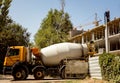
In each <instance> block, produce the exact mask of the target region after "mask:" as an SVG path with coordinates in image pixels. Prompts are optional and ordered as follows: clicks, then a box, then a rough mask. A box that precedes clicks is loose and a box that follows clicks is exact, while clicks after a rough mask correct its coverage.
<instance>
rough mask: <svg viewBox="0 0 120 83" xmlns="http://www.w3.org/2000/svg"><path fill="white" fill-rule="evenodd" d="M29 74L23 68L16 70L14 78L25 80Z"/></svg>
mask: <svg viewBox="0 0 120 83" xmlns="http://www.w3.org/2000/svg"><path fill="white" fill-rule="evenodd" d="M27 76H28V75H27V73H26V71H25V69H23V68H16V69H15V70H14V73H13V77H14V79H15V80H24V79H26V78H27Z"/></svg>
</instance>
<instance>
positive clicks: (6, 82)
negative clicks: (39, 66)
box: [0, 75, 108, 83]
mask: <svg viewBox="0 0 120 83" xmlns="http://www.w3.org/2000/svg"><path fill="white" fill-rule="evenodd" d="M0 83H108V82H105V81H103V80H96V79H84V80H80V79H64V80H63V79H60V78H51V77H45V79H44V80H34V77H33V76H29V77H28V78H27V80H20V81H15V80H14V79H13V77H12V76H10V75H0Z"/></svg>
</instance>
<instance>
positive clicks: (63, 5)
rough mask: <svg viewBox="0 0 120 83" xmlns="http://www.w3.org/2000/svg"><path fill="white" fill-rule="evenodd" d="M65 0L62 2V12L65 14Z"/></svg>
mask: <svg viewBox="0 0 120 83" xmlns="http://www.w3.org/2000/svg"><path fill="white" fill-rule="evenodd" d="M64 8H65V0H61V10H62V11H63V12H64Z"/></svg>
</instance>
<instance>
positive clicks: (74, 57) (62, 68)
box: [3, 43, 93, 80]
mask: <svg viewBox="0 0 120 83" xmlns="http://www.w3.org/2000/svg"><path fill="white" fill-rule="evenodd" d="M90 48H91V47H90V45H87V44H77V43H58V44H54V45H51V46H48V47H45V48H42V49H41V50H39V49H38V48H30V47H25V46H11V47H9V48H8V51H7V53H6V57H5V61H4V68H3V73H4V74H11V75H12V76H13V78H14V79H15V80H24V79H26V78H27V77H28V75H30V74H31V75H33V76H34V78H35V79H37V80H39V79H44V77H45V76H48V75H51V76H60V77H61V78H62V79H65V78H85V77H86V75H87V74H88V62H87V60H86V57H87V56H88V54H93V51H92V50H90ZM33 55H34V57H33Z"/></svg>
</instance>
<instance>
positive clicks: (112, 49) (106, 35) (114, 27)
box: [69, 18, 120, 54]
mask: <svg viewBox="0 0 120 83" xmlns="http://www.w3.org/2000/svg"><path fill="white" fill-rule="evenodd" d="M69 41H70V42H75V43H81V44H84V43H88V42H90V41H94V42H95V49H96V52H97V54H101V53H103V52H104V51H105V52H107V53H115V54H120V18H116V19H114V20H112V21H110V22H108V23H106V24H104V25H100V26H97V27H95V28H93V29H91V30H88V31H86V32H83V33H81V34H79V35H75V36H73V37H71V38H70V39H69Z"/></svg>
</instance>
